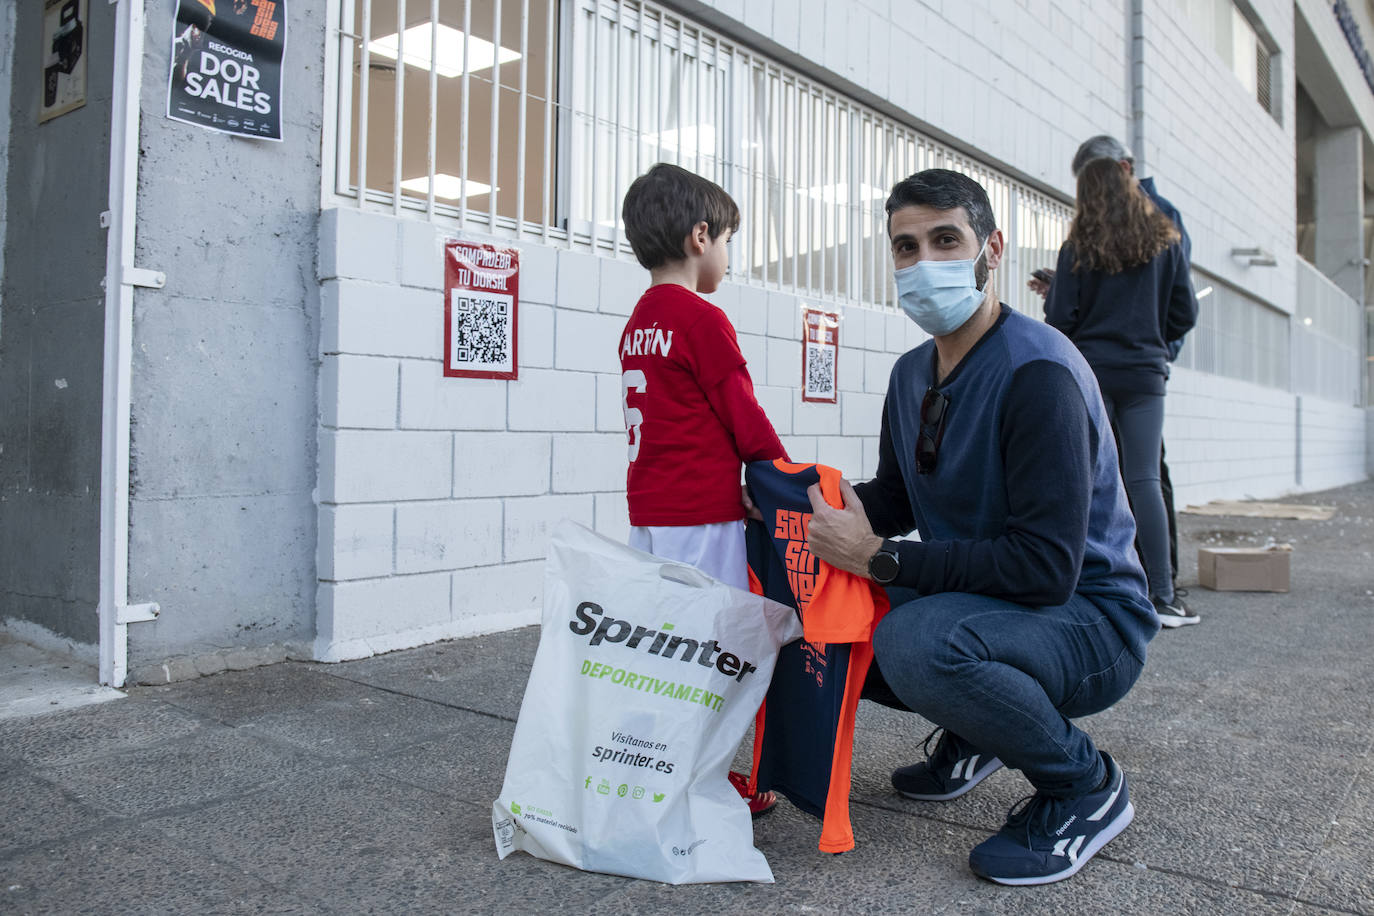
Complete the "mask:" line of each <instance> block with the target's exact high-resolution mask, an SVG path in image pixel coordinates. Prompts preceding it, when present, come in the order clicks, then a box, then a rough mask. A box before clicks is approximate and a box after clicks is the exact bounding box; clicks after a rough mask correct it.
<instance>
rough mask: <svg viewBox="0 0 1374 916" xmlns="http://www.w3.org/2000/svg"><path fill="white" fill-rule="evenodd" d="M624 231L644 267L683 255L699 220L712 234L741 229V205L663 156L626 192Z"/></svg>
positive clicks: (658, 265)
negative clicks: (667, 160) (662, 160)
mask: <svg viewBox="0 0 1374 916" xmlns="http://www.w3.org/2000/svg"><path fill="white" fill-rule="evenodd" d="M621 217H622V218H623V219H624V220H625V235H626V237H627V238H629V240H630V247H631V248H633V249H634V253H635V258H637V259H638V260H639V263H640V264H641V265H643V266H644V268H645V269H646V270H653V269H654V268H655V267H662V266H663V265H664V264H667V263H669V262H671V261H680V260H682V259H683V258H684V257H686V254H685V253H684V252H683V250H682V243H683V242H684V241H685V240H686V239H687V236H688V235H690V234H691V232H692V228H693V227H694V226H696V224H697V223H705V224H706V230H707V232H708V233H709V234H710V236H711V238H713V239H716V238H719V237H720V234H721V233H722V232H724V231H725V230H727V229H728V230H730V231H731V232H735V231H737V230H738V229H739V207H737V206H736V205H735V201H734V199H733V198H732V197H731V196H730V195H729V194H727V193H725V189H724V188H722V187H721V186H720V185H718V184H716V183H715V182H714V181H710V180H708V179H705V178H702V177H701V176H700V175H696V174H693V173H692V172H689V171H687V170H686V169H683V168H678V167H677V166H675V165H669V164H668V163H666V162H660V163H658V164H657V165H655V166H654V167H653V168H651V169H649V171H647V172H645V173H644V174H643V175H640V176H639V177H638V178H636V179H635V180H634V183H633V184H631V185H630V189H629V190H628V191H626V192H625V203H624V205H623V206H622V207H621Z"/></svg>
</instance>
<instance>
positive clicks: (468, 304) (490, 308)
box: [452, 291, 514, 369]
mask: <svg viewBox="0 0 1374 916" xmlns="http://www.w3.org/2000/svg"><path fill="white" fill-rule="evenodd" d="M511 305H512V303H511V297H510V296H502V295H499V294H490V293H489V294H485V295H480V296H474V295H460V294H459V293H458V292H457V291H455V292H454V296H453V314H452V318H453V337H452V344H453V362H454V363H455V364H458V365H463V366H470V367H483V368H491V369H508V368H510V365H511V355H512V354H511V350H512V345H513V343H514V335H513V334H512V333H511Z"/></svg>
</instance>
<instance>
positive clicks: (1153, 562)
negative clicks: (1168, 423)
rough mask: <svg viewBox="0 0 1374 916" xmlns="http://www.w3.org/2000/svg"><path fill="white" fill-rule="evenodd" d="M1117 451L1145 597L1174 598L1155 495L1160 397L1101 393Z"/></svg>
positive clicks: (1160, 500)
mask: <svg viewBox="0 0 1374 916" xmlns="http://www.w3.org/2000/svg"><path fill="white" fill-rule="evenodd" d="M1102 399H1103V401H1104V402H1106V405H1107V413H1108V415H1109V416H1110V417H1111V421H1112V427H1113V428H1114V429H1115V430H1116V434H1117V445H1118V448H1120V450H1121V478H1122V480H1123V481H1125V483H1126V494H1127V496H1129V497H1130V500H1131V510H1132V511H1133V512H1134V513H1135V525H1136V545H1137V547H1138V548H1139V550H1140V562H1141V563H1142V564H1143V565H1144V566H1145V577H1146V578H1147V579H1148V580H1149V583H1150V597H1151V598H1160V599H1162V600H1164V601H1172V600H1173V599H1174V584H1173V571H1172V569H1171V566H1170V563H1169V518H1168V512H1167V511H1166V510H1165V506H1164V496H1163V493H1162V492H1161V490H1160V483H1159V464H1160V442H1161V441H1162V439H1163V436H1164V395H1162V394H1135V393H1130V392H1120V391H1118V392H1113V393H1111V394H1107V393H1106V392H1103V394H1102Z"/></svg>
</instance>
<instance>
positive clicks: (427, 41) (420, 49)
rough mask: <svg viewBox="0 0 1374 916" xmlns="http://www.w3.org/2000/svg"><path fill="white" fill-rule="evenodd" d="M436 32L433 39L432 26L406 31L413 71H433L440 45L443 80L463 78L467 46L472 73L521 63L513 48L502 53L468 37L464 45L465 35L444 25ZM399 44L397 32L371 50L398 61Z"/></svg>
mask: <svg viewBox="0 0 1374 916" xmlns="http://www.w3.org/2000/svg"><path fill="white" fill-rule="evenodd" d="M435 31H436V32H437V33H438V35H437V38H435V39H431V34H430V24H429V23H428V22H423V23H421V24H420V25H413V26H411V27H410V28H408V29H406V31H405V54H406V63H407V64H409V65H410V66H412V67H419V68H420V69H421V70H428V69H429V68H430V67H429V64H430V60H429V52H430V46H431V45H432V44H435V45H437V48H436V55H435V60H434V70H435V71H436V72H437V73H438V74H439V75H440V76H446V77H450V78H451V77H455V76H462V75H463V45H464V44H465V43H466V45H467V53H468V58H467V59H468V72H469V73H476V72H477V71H478V70H485V69H487V68H488V67H490V66H492V65H493V63H495V62H499V63H503V64H508V63H510V62H511V61H514V60H519V59H520V52H518V51H512V50H510V49H509V48H499V49H498V48H496V47H495V46H494V45H493V44H492V43H491V42H489V41H486V40H484V39H481V38H478V37H477V36H476V35H469V36H467V40H466V42H464V36H463V33H462V32H460V31H458V30H457V29H452V28H449V27H448V26H446V25H444V24H443V23H440V24H439V25H438V26H437V27H436V29H435ZM399 44H400V41H399V36H398V35H396V34H395V33H394V32H393V33H392V34H390V35H387V36H384V37H382V38H376V39H373V40H372V41H370V42H368V45H367V50H368V51H369V52H370V53H372V54H375V55H376V56H378V57H385V58H387V59H388V60H395V59H396V57H397V53H396V49H397V46H398V45H399ZM498 51H499V55H500V56H499V58H496V57H495V56H494V55H495V54H496V53H497V52H498Z"/></svg>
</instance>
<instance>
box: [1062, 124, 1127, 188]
mask: <svg viewBox="0 0 1374 916" xmlns="http://www.w3.org/2000/svg"><path fill="white" fill-rule="evenodd" d="M1094 159H1112V160H1114V161H1116V162H1135V156H1134V155H1132V154H1131V151H1130V149H1128V148H1127V146H1126V144H1124V143H1122V142H1121V141H1120V140H1118V139H1116V138H1115V137H1113V136H1110V135H1108V134H1098V135H1097V136H1096V137H1089V138H1088V139H1086V140H1084V141H1083V142H1082V144H1080V145H1079V147H1078V152H1076V153H1074V154H1073V166H1072V168H1073V177H1074V178H1077V177H1078V173H1079V172H1081V171H1083V166H1085V165H1087V164H1088V163H1089V162H1092V161H1093V160H1094Z"/></svg>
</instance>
